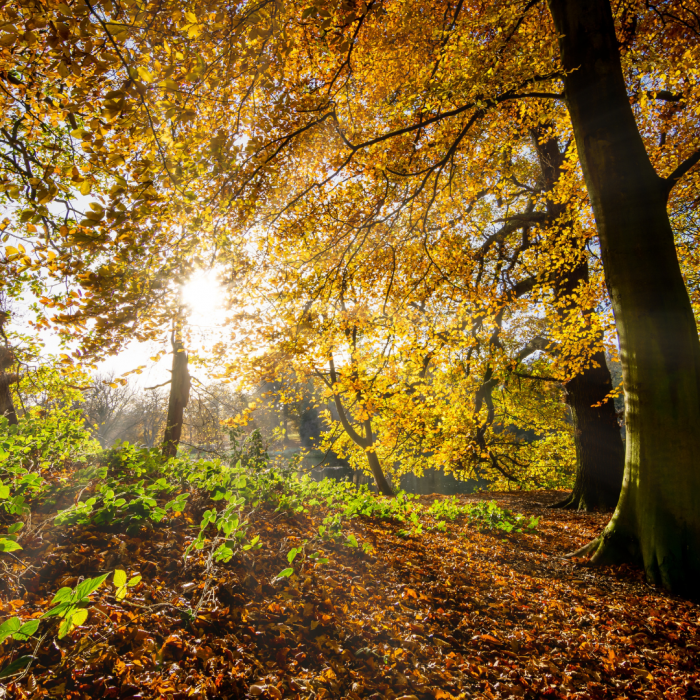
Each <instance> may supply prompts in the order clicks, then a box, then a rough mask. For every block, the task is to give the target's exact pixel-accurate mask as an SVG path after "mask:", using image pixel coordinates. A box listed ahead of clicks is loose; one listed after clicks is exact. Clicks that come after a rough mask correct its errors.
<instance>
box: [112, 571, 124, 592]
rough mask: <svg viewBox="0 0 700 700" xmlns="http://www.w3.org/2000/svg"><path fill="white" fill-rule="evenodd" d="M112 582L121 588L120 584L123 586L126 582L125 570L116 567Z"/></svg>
mask: <svg viewBox="0 0 700 700" xmlns="http://www.w3.org/2000/svg"><path fill="white" fill-rule="evenodd" d="M112 583H113V584H114V585H115V586H116V587H117V588H121V587H122V586H124V585H125V584H126V571H124V569H117V570H116V571H115V572H114V577H113V579H112Z"/></svg>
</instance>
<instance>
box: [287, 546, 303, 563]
mask: <svg viewBox="0 0 700 700" xmlns="http://www.w3.org/2000/svg"><path fill="white" fill-rule="evenodd" d="M299 551H300V550H298V549H296V548H292V549H290V550H289V553H288V554H287V561H288V562H289V563H290V564H291V563H292V562H293V561H294V560H295V559H296V557H297V554H299Z"/></svg>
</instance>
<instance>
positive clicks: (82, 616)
mask: <svg viewBox="0 0 700 700" xmlns="http://www.w3.org/2000/svg"><path fill="white" fill-rule="evenodd" d="M87 618H88V611H87V608H80V610H76V611H75V612H74V613H73V614H72V615H71V617H70V621H71V627H79V626H80V625H82V624H83V623H84V622H85V620H87Z"/></svg>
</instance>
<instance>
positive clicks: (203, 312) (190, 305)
mask: <svg viewBox="0 0 700 700" xmlns="http://www.w3.org/2000/svg"><path fill="white" fill-rule="evenodd" d="M182 301H183V303H184V305H185V306H186V307H187V309H188V310H189V314H188V323H189V324H190V325H191V326H209V327H213V326H219V325H220V324H221V320H222V319H221V317H222V314H223V311H224V289H223V287H222V286H221V283H220V282H219V279H218V276H217V274H216V272H215V271H213V270H198V271H197V272H195V273H194V274H193V275H192V277H190V279H189V281H188V282H187V284H185V286H184V287H183V289H182Z"/></svg>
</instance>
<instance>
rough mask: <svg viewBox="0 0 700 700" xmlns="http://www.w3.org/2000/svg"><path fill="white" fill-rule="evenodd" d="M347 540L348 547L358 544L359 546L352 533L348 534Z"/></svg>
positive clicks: (357, 545)
mask: <svg viewBox="0 0 700 700" xmlns="http://www.w3.org/2000/svg"><path fill="white" fill-rule="evenodd" d="M347 540H348V541H347V543H346V544H347V546H348V547H359V546H360V545H359V544H358V543H357V538H356V537H355V535H353V534H350V535H348V538H347Z"/></svg>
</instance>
